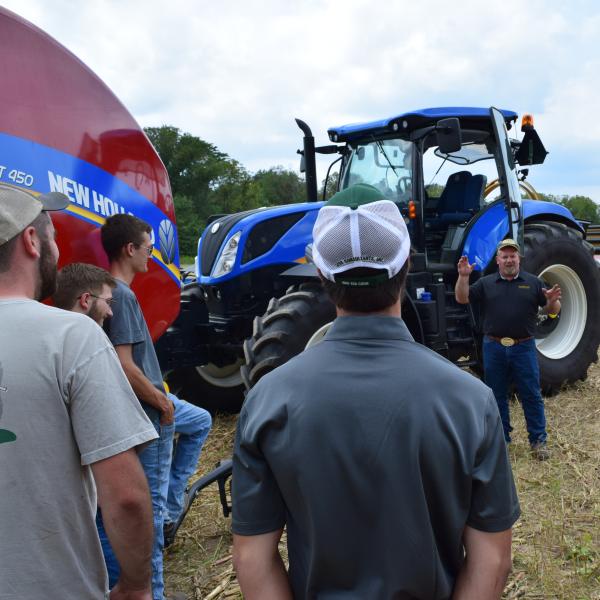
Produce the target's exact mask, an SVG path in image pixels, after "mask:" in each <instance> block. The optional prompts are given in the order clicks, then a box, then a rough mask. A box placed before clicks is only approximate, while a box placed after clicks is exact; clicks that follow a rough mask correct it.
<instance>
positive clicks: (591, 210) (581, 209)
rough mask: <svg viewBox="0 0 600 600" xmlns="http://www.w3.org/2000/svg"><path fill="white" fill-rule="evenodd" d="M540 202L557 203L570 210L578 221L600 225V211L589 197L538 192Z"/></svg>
mask: <svg viewBox="0 0 600 600" xmlns="http://www.w3.org/2000/svg"><path fill="white" fill-rule="evenodd" d="M538 197H539V199H540V200H546V201H548V202H555V203H556V204H561V205H562V206H564V207H565V208H568V209H569V210H570V211H571V212H572V213H573V216H574V217H575V218H576V219H580V220H582V221H589V222H590V223H600V209H599V207H598V205H597V204H596V203H595V202H594V201H593V200H592V199H591V198H588V197H587V196H578V195H576V196H569V195H567V194H563V195H556V194H543V193H540V192H538Z"/></svg>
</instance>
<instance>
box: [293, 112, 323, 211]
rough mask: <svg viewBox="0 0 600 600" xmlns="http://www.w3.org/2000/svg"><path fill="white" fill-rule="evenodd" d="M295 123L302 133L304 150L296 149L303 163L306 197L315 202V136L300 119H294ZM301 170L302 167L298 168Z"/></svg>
mask: <svg viewBox="0 0 600 600" xmlns="http://www.w3.org/2000/svg"><path fill="white" fill-rule="evenodd" d="M296 124H297V125H298V127H300V129H301V130H302V133H303V134H304V150H303V151H300V150H299V151H298V152H299V154H301V155H302V157H303V159H304V160H303V161H302V164H303V165H304V174H305V177H306V198H307V200H308V201H309V202H316V201H317V200H318V198H317V163H316V160H315V138H314V137H313V134H312V131H311V130H310V127H309V126H308V125H307V124H306V123H305V122H304V121H301V120H300V119H296ZM300 170H301V171H302V168H300Z"/></svg>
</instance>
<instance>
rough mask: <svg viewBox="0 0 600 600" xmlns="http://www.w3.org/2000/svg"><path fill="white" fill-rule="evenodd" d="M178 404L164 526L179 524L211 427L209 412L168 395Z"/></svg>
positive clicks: (176, 406) (176, 405)
mask: <svg viewBox="0 0 600 600" xmlns="http://www.w3.org/2000/svg"><path fill="white" fill-rule="evenodd" d="M168 396H169V398H170V399H171V401H172V402H173V404H174V405H175V433H177V434H178V436H177V441H176V443H175V450H174V453H173V462H172V464H171V473H170V477H169V493H168V496H167V504H166V509H165V513H164V519H165V523H176V522H177V520H178V519H179V517H180V515H181V513H182V511H183V504H184V493H185V489H186V487H187V483H188V480H189V478H190V477H191V476H192V475H193V474H194V471H195V470H196V468H197V466H198V459H199V458H200V451H201V450H202V445H203V444H204V441H205V440H206V437H207V436H208V432H209V431H210V428H211V425H212V419H211V417H210V413H209V412H208V411H206V410H204V409H203V408H200V407H199V406H195V405H194V404H190V403H189V402H186V401H185V400H180V399H179V398H177V396H174V395H173V394H168Z"/></svg>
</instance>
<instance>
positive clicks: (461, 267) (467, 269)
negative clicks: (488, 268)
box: [458, 255, 475, 277]
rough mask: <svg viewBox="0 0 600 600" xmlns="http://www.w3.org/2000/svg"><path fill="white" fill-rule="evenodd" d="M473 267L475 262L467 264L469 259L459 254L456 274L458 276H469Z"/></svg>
mask: <svg viewBox="0 0 600 600" xmlns="http://www.w3.org/2000/svg"><path fill="white" fill-rule="evenodd" d="M474 268H475V263H473V264H472V265H471V264H469V259H468V258H467V257H466V256H464V255H463V256H461V257H460V260H459V261H458V275H459V277H469V275H471V273H472V272H473V269H474Z"/></svg>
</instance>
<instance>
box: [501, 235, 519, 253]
mask: <svg viewBox="0 0 600 600" xmlns="http://www.w3.org/2000/svg"><path fill="white" fill-rule="evenodd" d="M503 248H514V249H515V250H516V251H517V252H518V253H519V254H521V246H519V244H518V243H517V242H515V240H513V239H512V238H506V239H505V240H502V241H501V242H500V243H499V244H498V247H497V248H496V252H499V251H500V250H502V249H503Z"/></svg>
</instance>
